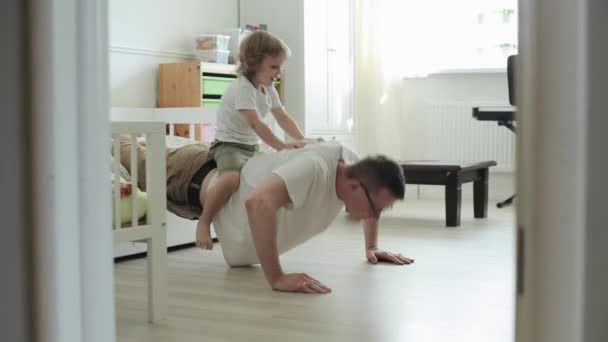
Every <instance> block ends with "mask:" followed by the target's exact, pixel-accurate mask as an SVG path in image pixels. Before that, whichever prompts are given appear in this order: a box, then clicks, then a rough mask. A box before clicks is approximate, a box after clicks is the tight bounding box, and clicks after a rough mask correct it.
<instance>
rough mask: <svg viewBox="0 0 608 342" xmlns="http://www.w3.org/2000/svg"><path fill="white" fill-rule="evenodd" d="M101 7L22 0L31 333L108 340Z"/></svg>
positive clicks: (100, 1) (73, 0)
mask: <svg viewBox="0 0 608 342" xmlns="http://www.w3.org/2000/svg"><path fill="white" fill-rule="evenodd" d="M107 6H108V5H107V1H106V0H30V1H29V10H30V13H29V19H30V20H29V22H30V24H29V28H30V56H31V59H30V63H31V68H30V83H31V86H32V87H31V89H32V94H31V109H32V111H31V112H32V120H31V122H32V127H31V129H32V139H33V141H32V144H33V148H32V154H31V156H32V159H33V162H32V165H33V167H32V168H33V171H32V173H33V180H32V183H33V184H32V189H33V194H32V196H33V199H34V200H33V203H32V205H33V211H32V212H33V213H34V218H33V224H34V235H33V236H34V238H33V248H34V253H35V255H34V257H33V260H34V264H35V274H36V279H35V285H34V287H35V288H34V290H35V292H36V303H35V316H36V320H35V321H36V324H37V326H36V340H38V341H57V342H71V341H87V342H89V341H99V342H102V341H103V342H107V341H114V340H115V326H114V297H113V266H112V235H111V229H110V227H111V222H110V221H111V208H110V198H111V197H110V191H111V190H110V189H111V187H110V177H109V176H108V170H109V167H110V166H109V161H110V152H109V151H110V143H109V139H108V137H109V132H110V124H109V82H108V78H109V72H108V36H107V32H108V22H107V16H108V15H107ZM106 157H107V158H106Z"/></svg>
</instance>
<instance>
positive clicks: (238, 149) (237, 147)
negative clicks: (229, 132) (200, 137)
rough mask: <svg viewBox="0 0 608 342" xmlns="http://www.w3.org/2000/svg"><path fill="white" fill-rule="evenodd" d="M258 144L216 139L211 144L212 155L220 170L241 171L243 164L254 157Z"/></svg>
mask: <svg viewBox="0 0 608 342" xmlns="http://www.w3.org/2000/svg"><path fill="white" fill-rule="evenodd" d="M257 150H258V145H246V144H239V143H234V142H223V141H217V140H216V141H214V142H213V145H212V146H211V150H210V151H209V152H210V153H211V156H212V157H213V159H214V160H215V162H216V163H217V170H218V172H220V173H222V172H224V171H236V172H241V169H242V168H243V165H245V163H246V162H247V160H249V158H251V157H253V154H254V153H255V152H256V151H257Z"/></svg>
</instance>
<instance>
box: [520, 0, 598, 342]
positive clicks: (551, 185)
mask: <svg viewBox="0 0 608 342" xmlns="http://www.w3.org/2000/svg"><path fill="white" fill-rule="evenodd" d="M519 6H520V9H521V10H520V13H521V15H520V20H521V22H520V30H519V32H520V33H519V34H520V36H519V42H520V49H519V54H520V59H519V61H518V62H520V64H518V68H517V74H516V82H517V90H518V93H517V98H518V111H517V112H518V123H519V126H518V134H519V139H518V140H519V141H518V193H519V194H520V195H521V196H520V198H519V201H518V203H517V204H518V208H517V209H518V215H517V216H518V217H517V222H518V231H519V233H518V236H519V239H518V240H519V248H518V261H519V262H518V286H517V288H518V294H517V318H516V336H517V341H518V342H545V341H546V342H549V341H550V342H561V341H563V342H574V341H598V342H599V341H607V340H608V328H607V325H606V323H607V322H608V321H607V319H608V309H607V308H608V296H607V295H606V291H605V290H606V288H608V271H607V270H608V268H606V264H605V263H606V261H607V260H608V248H607V247H608V234H607V233H606V232H607V229H608V225H607V224H606V222H608V215H607V214H606V213H607V212H608V211H607V210H606V209H605V208H603V206H604V204H601V203H605V193H606V191H608V186H607V181H606V174H608V158H607V157H606V156H607V154H606V146H608V134H606V129H607V128H608V121H607V120H608V119H607V117H606V115H605V114H606V108H608V100H607V98H608V97H607V96H606V92H605V89H606V86H605V82H606V79H608V63H606V61H607V60H608V52H607V51H608V40H606V38H605V37H606V35H607V34H608V25H607V24H606V17H607V16H608V2H606V1H605V0H583V1H569V0H551V1H549V0H532V1H523V0H522V1H520V2H519ZM602 89H603V90H602ZM600 92H601V94H602V95H600Z"/></svg>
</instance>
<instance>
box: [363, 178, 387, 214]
mask: <svg viewBox="0 0 608 342" xmlns="http://www.w3.org/2000/svg"><path fill="white" fill-rule="evenodd" d="M359 184H361V187H362V188H363V192H364V193H365V197H367V201H368V202H369V206H370V207H371V208H372V213H373V214H374V216H375V217H379V216H380V213H381V212H382V210H378V209H376V206H375V205H374V202H373V201H372V197H371V196H370V195H369V190H367V187H366V186H365V184H363V183H362V182H359Z"/></svg>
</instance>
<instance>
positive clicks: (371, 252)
mask: <svg viewBox="0 0 608 342" xmlns="http://www.w3.org/2000/svg"><path fill="white" fill-rule="evenodd" d="M366 254H367V260H368V261H369V262H371V263H372V264H376V263H378V261H385V262H392V263H393V264H396V265H409V264H413V263H414V259H410V258H406V257H404V256H403V255H401V254H393V253H391V252H386V251H383V250H380V249H378V248H376V247H374V248H369V249H368V250H367V253H366Z"/></svg>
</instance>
